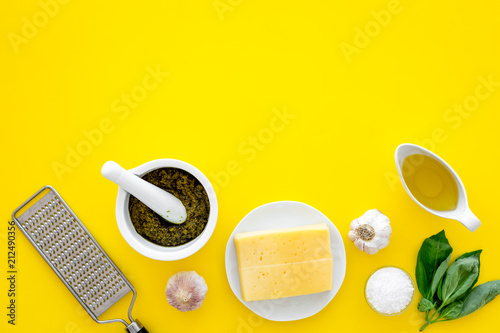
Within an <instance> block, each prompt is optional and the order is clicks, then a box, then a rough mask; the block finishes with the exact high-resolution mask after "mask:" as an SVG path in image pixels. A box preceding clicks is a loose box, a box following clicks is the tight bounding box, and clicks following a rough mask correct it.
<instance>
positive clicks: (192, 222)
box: [128, 168, 210, 246]
mask: <svg viewBox="0 0 500 333" xmlns="http://www.w3.org/2000/svg"><path fill="white" fill-rule="evenodd" d="M142 179H144V180H145V181H147V182H150V183H152V184H153V185H156V186H158V187H160V188H162V189H164V190H165V191H167V192H169V193H171V194H173V195H174V196H175V197H177V198H178V199H179V200H180V201H181V202H182V204H183V205H184V207H185V208H186V212H187V218H186V221H185V222H184V223H181V224H174V223H170V222H168V221H167V220H165V219H164V218H162V217H161V216H160V215H158V214H156V213H155V212H153V210H151V209H150V208H149V207H147V206H146V205H145V204H143V203H142V202H140V201H139V200H138V199H137V198H135V197H134V196H132V195H130V200H129V205H128V211H129V213H130V219H131V220H132V224H133V225H134V228H135V230H136V231H137V233H138V234H139V235H141V236H142V237H144V238H145V239H147V240H149V241H151V242H153V243H155V244H158V245H162V246H178V245H182V244H185V243H187V242H189V241H190V240H193V239H195V238H196V237H198V235H199V234H201V232H202V231H203V229H204V228H205V226H206V225H207V222H208V215H209V212H210V202H209V200H208V195H207V192H206V191H205V189H204V188H203V185H201V183H200V182H199V181H198V179H196V178H195V177H194V176H193V175H192V174H190V173H189V172H187V171H184V170H181V169H177V168H161V169H156V170H153V171H150V172H148V173H146V174H145V175H144V176H142Z"/></svg>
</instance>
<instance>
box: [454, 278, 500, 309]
mask: <svg viewBox="0 0 500 333" xmlns="http://www.w3.org/2000/svg"><path fill="white" fill-rule="evenodd" d="M498 294H500V280H496V281H490V282H486V283H483V284H481V285H479V286H477V287H475V288H474V289H472V291H471V293H470V294H469V295H468V296H467V297H466V298H465V300H464V301H463V302H464V306H463V307H462V311H461V312H460V315H459V316H458V318H461V317H464V316H467V315H469V314H471V313H472V312H474V311H476V310H479V309H480V308H481V307H483V306H484V305H485V304H488V303H489V302H491V301H492V300H494V299H495V297H496V296H497V295H498Z"/></svg>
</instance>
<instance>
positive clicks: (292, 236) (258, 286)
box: [234, 223, 333, 301]
mask: <svg viewBox="0 0 500 333" xmlns="http://www.w3.org/2000/svg"><path fill="white" fill-rule="evenodd" d="M234 242H235V245H236V253H237V257H238V268H239V272H240V282H241V295H242V297H243V299H244V300H245V301H259V300H266V299H277V298H283V297H290V296H299V295H306V294H312V293H319V292H322V291H327V290H330V289H332V273H333V268H332V265H333V262H332V253H331V250H330V231H329V229H328V226H327V225H326V224H324V223H321V224H313V225H308V226H301V227H295V228H286V229H273V230H263V231H252V232H243V233H238V234H236V235H235V236H234Z"/></svg>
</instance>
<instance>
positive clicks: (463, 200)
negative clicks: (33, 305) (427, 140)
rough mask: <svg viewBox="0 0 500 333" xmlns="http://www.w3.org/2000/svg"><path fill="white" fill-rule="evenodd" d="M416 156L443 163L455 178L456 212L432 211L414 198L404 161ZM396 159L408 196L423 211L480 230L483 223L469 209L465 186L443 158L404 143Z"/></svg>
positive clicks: (472, 229) (398, 149) (399, 148)
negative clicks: (408, 182) (409, 187)
mask: <svg viewBox="0 0 500 333" xmlns="http://www.w3.org/2000/svg"><path fill="white" fill-rule="evenodd" d="M415 154H422V155H427V156H430V157H433V158H434V159H435V160H436V161H438V162H439V163H441V164H442V165H443V166H444V167H445V168H446V169H447V170H448V171H449V172H450V174H451V175H452V176H453V178H454V180H455V182H456V184H457V188H458V202H457V206H456V208H455V209H454V210H448V211H440V210H434V209H431V208H429V207H427V206H425V205H423V204H422V203H420V202H419V201H418V200H417V199H416V198H415V197H414V196H413V194H412V193H411V191H410V190H409V189H408V186H407V185H406V182H405V180H404V178H403V173H402V166H403V161H404V160H405V158H407V157H408V156H411V155H415ZM395 158H396V167H397V168H398V173H399V177H400V178H401V182H402V183H403V187H404V188H405V190H406V193H408V195H409V196H410V197H411V198H412V199H413V200H414V201H415V202H416V203H417V204H418V205H419V206H420V207H422V208H423V209H425V210H426V211H428V212H429V213H432V214H434V215H437V216H440V217H444V218H447V219H452V220H457V221H459V222H460V223H462V224H463V225H464V226H465V227H466V228H467V229H469V230H470V231H475V230H476V229H477V228H479V226H480V225H481V222H480V221H479V219H478V218H477V217H476V216H475V215H474V214H473V213H472V211H471V210H470V208H469V205H468V203H467V194H466V193H465V188H464V184H463V183H462V181H461V180H460V177H459V176H458V174H457V173H456V172H455V170H453V169H452V168H451V167H450V166H449V165H448V163H446V162H445V161H444V160H443V159H442V158H441V157H439V156H437V155H436V154H434V153H433V152H431V151H430V150H428V149H425V148H423V147H420V146H417V145H414V144H410V143H404V144H402V145H400V146H399V147H398V148H397V149H396V154H395Z"/></svg>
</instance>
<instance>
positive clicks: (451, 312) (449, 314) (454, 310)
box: [439, 301, 464, 320]
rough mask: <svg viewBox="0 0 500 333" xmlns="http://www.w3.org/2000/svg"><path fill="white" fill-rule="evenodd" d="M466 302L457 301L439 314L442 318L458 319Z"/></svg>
mask: <svg viewBox="0 0 500 333" xmlns="http://www.w3.org/2000/svg"><path fill="white" fill-rule="evenodd" d="M463 305H464V303H463V302H462V301H456V302H453V303H451V304H450V305H448V306H447V307H445V308H444V309H443V310H442V311H441V314H440V315H439V318H440V319H446V320H453V319H457V318H458V316H459V315H460V312H461V311H462V308H463Z"/></svg>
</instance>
